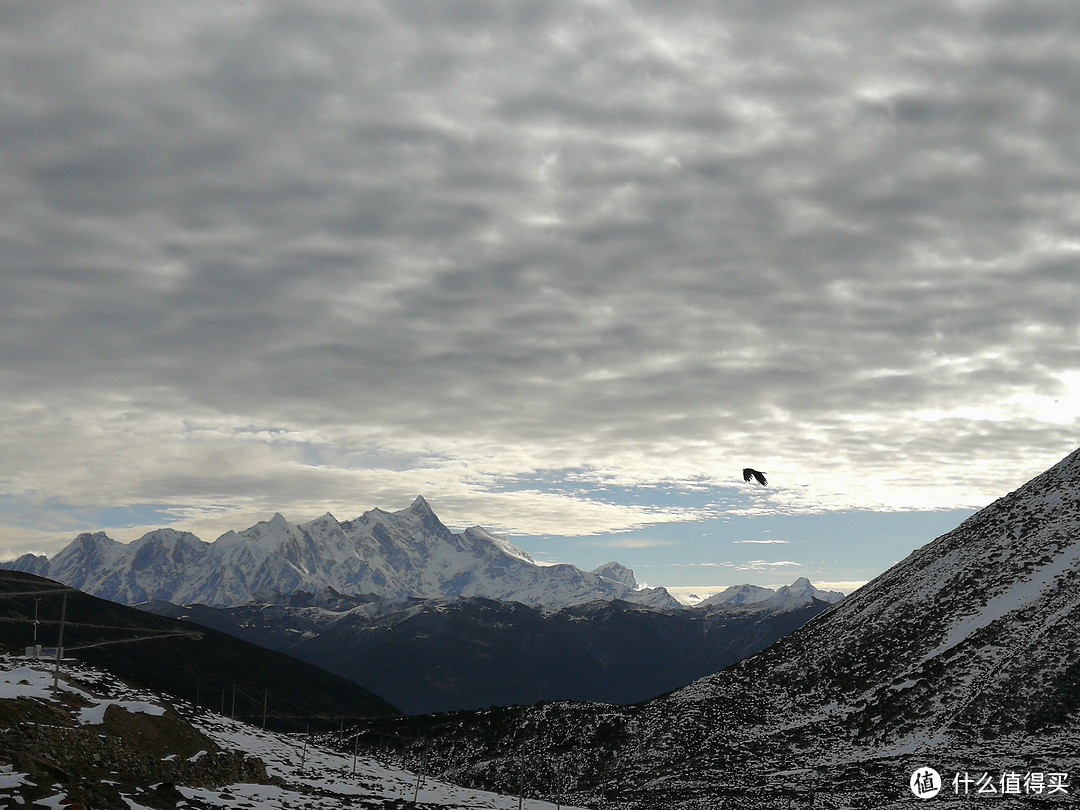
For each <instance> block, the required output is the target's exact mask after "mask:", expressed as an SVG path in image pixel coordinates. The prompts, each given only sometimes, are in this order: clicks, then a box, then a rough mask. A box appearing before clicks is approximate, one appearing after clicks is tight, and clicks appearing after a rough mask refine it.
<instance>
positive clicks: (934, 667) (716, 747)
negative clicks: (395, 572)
mask: <svg viewBox="0 0 1080 810" xmlns="http://www.w3.org/2000/svg"><path fill="white" fill-rule="evenodd" d="M417 722H418V721H415V720H406V721H399V723H398V724H394V725H397V727H404V726H405V725H409V726H411V727H414V728H415V726H416V724H417ZM437 722H438V725H439V729H438V733H439V734H440V735H441V738H442V739H444V740H446V741H447V742H446V743H445V745H444V746H443V747H441V748H440V749H439V751H438V753H437V755H436V756H437V761H438V767H439V768H440V770H441V771H442V772H443V773H445V774H447V775H451V776H452V777H454V778H457V779H462V780H466V781H469V782H472V783H485V784H489V785H492V784H498V783H499V780H500V779H501V778H503V777H501V776H500V774H509V773H510V771H511V770H512V768H511V766H510V765H509V764H508V763H509V762H510V761H511V760H512V759H513V757H514V756H515V754H514V752H513V749H510V748H508V747H507V746H506V744H505V743H499V742H495V740H497V739H498V740H503V741H506V740H516V741H517V744H518V747H519V749H521V750H524V749H526V748H527V749H528V751H529V752H530V753H529V755H528V761H529V763H530V766H529V767H530V768H531V770H532V771H533V772H534V773H535V774H536V779H537V782H538V784H544V783H545V782H550V784H551V785H552V786H553V787H552V791H553V793H552V794H549V795H553V794H554V793H556V792H557V793H558V794H559V795H560V796H562V797H563V798H568V799H572V800H576V801H581V802H585V803H596V804H598V805H600V806H604V807H619V808H642V809H644V808H653V807H660V806H663V807H681V808H699V807H716V806H725V807H776V806H782V803H783V802H786V801H788V800H790V801H793V802H796V803H797V804H803V805H804V806H811V802H813V801H815V800H816V801H820V802H822V805H821V806H829V807H891V806H894V804H905V803H907V802H910V801H918V800H917V799H915V796H914V795H913V794H912V792H911V790H910V788H909V779H910V777H911V775H912V774H913V773H914V772H915V770H916V769H917V768H921V767H923V766H930V767H933V768H936V769H937V771H938V772H940V774H942V776H944V778H945V783H946V784H945V790H944V794H945V796H948V797H949V798H951V799H953V800H955V801H958V802H959V801H962V800H963V797H962V792H963V790H964V789H965V785H968V783H967V782H966V781H964V780H963V779H962V778H961V777H962V776H963V775H964V774H968V775H970V776H972V777H973V778H975V777H977V778H982V777H983V775H984V774H986V779H987V780H988V781H987V782H986V784H991V783H992V784H995V785H997V790H998V791H1000V790H1003V789H1005V787H1006V786H1007V787H1009V789H1010V790H1011V789H1013V788H1016V789H1018V790H1020V791H1021V792H1023V791H1025V790H1026V791H1028V792H1029V793H1028V798H1029V799H1033V798H1035V797H1036V794H1034V793H1031V791H1032V790H1034V789H1035V788H1034V787H1033V786H1038V785H1040V784H1043V785H1045V782H1046V780H1048V779H1049V780H1051V781H1055V783H1056V784H1058V787H1059V788H1060V787H1061V785H1060V782H1061V781H1062V780H1061V774H1066V775H1068V777H1069V778H1071V779H1072V781H1073V782H1076V784H1073V785H1072V786H1071V787H1070V788H1065V789H1064V790H1062V789H1058V790H1055V791H1053V792H1050V791H1048V790H1045V789H1044V790H1043V792H1042V793H1040V794H1037V797H1038V800H1039V801H1041V802H1056V801H1061V802H1070V801H1074V800H1075V798H1076V794H1077V793H1080V781H1078V780H1077V777H1078V776H1080V749H1078V745H1077V741H1078V740H1080V451H1077V452H1076V453H1073V454H1072V455H1070V456H1069V457H1067V458H1066V459H1064V460H1063V461H1062V462H1060V463H1059V464H1057V465H1056V466H1055V467H1053V468H1052V469H1050V470H1048V471H1047V472H1045V473H1043V474H1042V475H1040V476H1038V477H1036V478H1035V479H1033V480H1032V481H1030V482H1028V483H1027V484H1025V485H1024V486H1023V487H1021V488H1020V489H1018V490H1016V491H1015V492H1013V493H1011V494H1010V495H1008V496H1006V497H1004V498H1002V499H1000V500H999V501H997V502H995V503H993V504H991V505H990V506H988V507H986V508H985V509H983V510H982V511H980V512H978V513H977V514H976V515H974V516H972V517H971V518H969V519H968V520H967V521H965V522H964V523H963V524H961V525H960V526H959V527H957V528H956V529H955V530H953V531H952V532H949V533H948V534H946V535H943V536H942V537H939V538H937V539H936V540H934V541H932V542H930V543H928V544H927V545H925V546H923V547H922V548H920V549H918V550H916V551H915V552H913V553H912V554H911V555H910V556H909V557H908V558H907V559H905V560H903V561H902V562H900V563H898V564H897V565H895V566H894V567H892V568H891V569H889V570H888V571H886V572H885V573H884V574H882V575H881V576H880V577H878V578H877V579H875V580H874V581H873V582H871V583H869V584H868V585H866V586H865V587H863V588H861V589H860V590H858V591H856V592H855V593H854V594H852V595H851V596H849V597H847V598H846V599H845V600H843V601H842V602H840V603H839V604H837V605H836V606H834V607H832V608H831V609H829V610H827V611H826V612H824V613H822V614H821V615H820V616H818V617H817V618H816V619H814V620H812V621H811V622H809V623H808V624H807V625H806V626H805V627H803V628H802V629H801V630H798V631H796V632H795V633H793V634H791V635H790V636H788V637H786V638H784V639H783V640H781V641H780V642H778V643H777V644H774V645H773V646H772V647H770V648H768V649H767V650H765V651H763V652H761V653H759V654H758V655H756V656H753V657H751V658H749V659H747V660H745V661H743V662H741V663H739V664H737V665H735V666H733V667H730V668H728V669H726V670H724V671H722V672H720V673H717V674H715V675H712V676H709V677H707V678H704V679H702V680H699V681H697V682H695V683H693V684H691V685H690V686H687V687H686V688H684V689H680V690H678V691H676V692H674V693H672V694H670V695H667V696H664V697H662V698H660V699H657V700H654V701H651V702H649V703H646V704H642V705H639V706H635V707H630V708H628V709H617V708H614V707H597V706H589V705H585V704H553V705H548V706H543V707H537V708H534V709H531V710H517V711H502V712H495V713H491V712H489V713H484V714H481V715H468V716H466V715H457V716H453V717H446V718H440V719H438V721H437ZM493 728H498V729H499V730H500V731H499V733H498V734H493V733H492V729H493ZM462 751H468V752H469V755H468V756H467V757H462V756H461V753H460V752H462ZM517 756H521V754H517ZM485 774H487V776H485ZM1051 774H1055V776H1051ZM1013 775H1015V778H1013ZM954 776H955V777H956V779H957V781H956V784H955V786H954V784H953V778H954ZM506 778H509V777H508V776H507V777H506ZM1025 780H1026V781H1025ZM1066 781H1067V780H1066ZM555 786H557V787H555ZM967 789H968V790H969V791H971V792H974V789H975V788H974V787H971V786H970V785H968V787H967ZM984 793H985V792H984ZM957 794H960V795H957ZM941 798H942V797H939V799H941ZM1014 798H1017V799H1018V800H1019V798H1021V795H1020V794H1017V795H1016V796H1014ZM813 806H815V807H816V806H818V805H817V804H814V805H813ZM939 806H941V805H939ZM965 806H966V805H965ZM1003 806H1004V805H1003Z"/></svg>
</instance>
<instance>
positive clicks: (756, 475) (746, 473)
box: [742, 467, 768, 487]
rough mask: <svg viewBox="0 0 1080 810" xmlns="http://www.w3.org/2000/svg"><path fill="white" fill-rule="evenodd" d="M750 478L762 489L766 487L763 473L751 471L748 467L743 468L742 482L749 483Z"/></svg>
mask: <svg viewBox="0 0 1080 810" xmlns="http://www.w3.org/2000/svg"><path fill="white" fill-rule="evenodd" d="M751 478H753V479H754V480H755V481H757V482H758V483H759V484H761V485H762V486H763V487H764V486H768V484H767V482H766V481H765V473H763V472H758V471H757V470H751V469H750V468H749V467H746V468H744V469H743V471H742V480H743V481H746V482H747V483H749V482H750V479H751Z"/></svg>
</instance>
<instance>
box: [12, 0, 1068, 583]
mask: <svg viewBox="0 0 1080 810" xmlns="http://www.w3.org/2000/svg"><path fill="white" fill-rule="evenodd" d="M1078 41H1080V5H1078V4H1076V3H1074V2H1037V3H1035V2H1031V3H1028V2H1017V1H1015V0H1008V2H1005V1H1004V0H1003V1H1002V2H977V1H975V0H972V1H971V2H945V0H933V2H880V3H866V4H852V3H839V2H829V1H828V0H820V1H819V2H784V3H775V4H772V3H761V2H725V3H714V2H680V1H679V0H675V1H674V2H672V0H662V1H660V0H658V1H657V2H627V1H626V0H623V1H622V2H606V1H603V0H598V1H596V2H577V1H576V0H575V1H571V0H568V1H567V2H559V3H551V2H531V1H529V0H523V1H522V2H508V1H507V0H490V1H488V0H476V1H475V2H393V1H391V0H387V1H386V2H380V1H379V0H371V1H370V2H363V1H362V0H350V2H287V1H286V0H280V1H278V2H265V3H254V2H251V3H245V2H206V1H205V0H185V2H154V3H147V2H142V0H139V1H138V2H80V3H77V4H71V3H39V2H5V3H3V4H2V5H0V247H2V250H0V552H2V554H0V556H2V557H10V556H13V555H15V554H17V553H21V552H23V551H27V550H34V551H43V552H49V553H51V552H54V551H56V550H58V549H59V548H60V547H62V545H64V544H65V543H67V542H69V541H70V540H71V539H72V538H73V537H74V535H75V533H77V532H79V531H84V530H90V529H94V530H96V529H105V530H107V531H108V532H109V533H110V535H111V536H114V537H117V538H118V539H122V540H130V539H133V538H134V537H137V536H138V535H139V534H141V533H142V532H143V531H146V530H148V529H150V528H154V527H156V526H159V525H171V526H176V527H177V528H184V529H188V530H191V531H194V532H195V533H196V534H199V535H200V536H201V537H203V538H204V539H207V540H210V539H213V538H214V537H216V536H217V535H218V534H220V533H221V532H223V531H225V530H226V529H229V528H242V527H244V526H247V525H250V524H251V523H253V522H254V521H256V520H259V519H266V518H268V517H269V516H270V515H271V514H273V512H275V511H280V512H282V513H283V514H285V515H286V517H288V518H289V519H291V520H293V521H297V522H299V521H302V520H308V519H311V518H314V517H316V516H318V515H320V514H322V513H323V512H326V511H327V510H329V511H332V512H333V513H334V514H335V515H337V516H338V517H339V518H342V519H345V518H352V517H355V516H357V515H359V514H360V513H361V512H363V511H365V510H367V509H369V508H371V507H373V506H381V507H384V508H387V509H400V508H404V507H405V506H407V505H408V504H409V502H410V501H411V500H412V499H413V498H414V497H415V496H416V495H417V494H421V493H422V494H424V495H425V496H426V497H427V499H428V500H429V501H430V502H431V504H432V506H433V507H434V508H435V510H436V512H437V513H438V514H439V515H440V517H442V518H443V520H444V521H445V522H446V523H447V524H448V525H451V526H453V527H455V528H460V527H463V526H466V525H471V524H477V523H478V524H482V525H485V526H487V527H489V528H492V529H494V530H499V531H504V532H508V533H510V534H511V536H512V539H513V540H514V541H515V542H518V544H519V545H522V546H524V547H526V548H527V549H528V550H529V551H530V552H532V553H534V554H536V555H537V556H539V557H541V558H545V555H546V556H547V558H550V559H562V560H567V561H569V562H575V563H577V564H580V565H587V564H589V563H593V562H602V561H603V560H604V559H610V558H616V559H619V560H621V561H623V562H625V563H627V564H630V565H633V566H634V567H635V568H636V569H638V571H639V577H640V578H643V579H646V580H648V581H650V583H651V584H671V585H682V586H693V585H707V584H730V583H731V582H735V581H755V577H757V579H762V577H761V576H758V574H759V573H760V572H762V571H765V572H769V574H770V577H769V583H771V582H773V581H774V580H776V581H780V580H783V581H788V582H790V581H791V580H792V579H793V578H794V576H797V575H799V573H800V572H807V573H812V574H813V576H812V578H814V579H815V581H817V580H821V579H824V580H832V581H837V582H839V581H859V580H864V579H867V578H869V577H870V576H873V575H874V574H876V573H878V572H879V571H880V570H883V568H884V567H886V566H887V565H888V564H890V563H891V562H893V561H895V560H896V559H899V558H900V557H902V556H904V555H905V554H906V553H907V552H908V551H910V550H911V548H914V547H915V546H917V545H921V544H922V543H924V542H926V541H928V540H930V539H932V538H933V536H934V534H933V533H929V534H928V532H937V533H940V531H944V530H946V529H948V528H951V527H952V526H953V525H955V523H956V522H957V519H958V518H959V517H962V516H963V515H964V514H968V513H970V511H971V510H973V509H974V508H977V507H980V506H983V505H985V504H987V503H989V502H990V501H992V500H993V499H995V498H997V497H999V496H1001V495H1004V494H1006V493H1007V492H1008V491H1010V490H1011V489H1014V488H1015V487H1017V486H1019V485H1020V484H1022V483H1023V482H1024V481H1026V480H1027V479H1028V478H1030V477H1031V476H1033V475H1035V474H1037V473H1039V472H1041V471H1042V470H1043V469H1045V468H1046V467H1048V466H1050V465H1051V464H1053V463H1055V462H1056V461H1058V460H1059V459H1060V458H1062V457H1063V456H1064V455H1066V454H1067V453H1069V452H1070V451H1072V450H1074V449H1075V448H1076V446H1077V445H1078V444H1080V420H1078V418H1077V417H1078V415H1080V331H1078V322H1080V318H1078V317H1077V315H1078V313H1080V276H1078V272H1077V271H1078V268H1080V138H1078V137H1077V133H1080V82H1078V81H1077V77H1078V76H1080V48H1077V44H1076V43H1077V42H1078ZM744 466H754V467H757V468H758V469H762V470H765V471H767V472H768V474H769V479H770V481H769V483H770V486H769V487H768V488H767V489H762V488H751V487H750V486H749V485H745V484H743V483H742V480H741V476H740V471H741V469H742V467H744ZM938 530H940V531H938ZM879 534H880V536H881V537H886V536H888V537H895V538H898V539H896V540H895V541H894V542H893V543H892V545H889V546H888V550H887V551H885V552H880V553H881V554H882V555H883V556H882V557H881V559H877V558H874V559H869V558H866V557H861V556H860V554H861V553H862V552H861V551H857V550H856V549H855V547H858V548H859V549H861V548H864V547H867V546H875V545H876V546H877V547H878V548H879V549H880V548H881V547H882V546H881V544H880V543H879V540H880V538H879V536H878V535H879ZM854 539H857V540H858V542H852V541H853V540H854ZM751 540H754V541H762V540H774V541H785V542H771V543H765V542H755V543H749V542H744V541H751ZM841 541H843V542H841ZM845 543H846V545H845ZM799 555H802V556H799ZM833 557H835V558H836V560H835V565H831V564H829V565H826V563H827V561H828V560H830V559H832V558H833ZM815 561H816V562H815ZM816 563H821V564H822V566H824V567H822V566H818V567H815V565H816ZM755 565H756V566H757V568H756V569H755V567H754V566H755ZM643 571H644V576H643ZM776 571H779V572H780V573H778V574H776V576H772V573H773V572H776ZM769 583H766V582H764V580H762V584H769Z"/></svg>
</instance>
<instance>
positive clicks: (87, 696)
mask: <svg viewBox="0 0 1080 810" xmlns="http://www.w3.org/2000/svg"><path fill="white" fill-rule="evenodd" d="M57 686H58V688H57V689H56V690H55V692H54V690H53V675H52V670H51V668H50V667H48V666H46V665H45V664H43V663H42V662H33V661H28V660H25V659H20V658H17V657H14V656H10V655H0V807H5V808H14V807H27V808H29V807H42V806H45V807H71V808H92V810H131V809H132V808H144V809H145V808H154V809H155V810H166V809H167V810H174V808H199V809H201V810H215V808H221V810H296V808H304V810H340V809H341V808H343V807H349V808H356V810H389V808H399V809H400V808H406V807H418V808H419V807H422V808H427V809H428V810H467V809H468V810H473V809H474V808H488V809H489V810H495V808H510V807H517V805H518V803H517V800H516V799H515V798H514V797H512V796H500V795H497V794H492V793H488V792H484V791H477V790H469V789H463V788H459V787H456V786H454V785H450V784H447V783H445V782H441V781H439V780H436V779H433V778H431V777H430V775H429V774H423V773H422V772H421V773H411V772H408V771H405V770H403V769H402V768H401V767H399V765H398V764H397V763H396V762H394V761H392V758H391V757H389V756H383V757H381V758H378V759H377V758H376V757H374V756H373V755H372V752H369V751H366V750H360V751H356V752H352V751H350V752H348V753H344V754H342V753H335V752H333V751H331V750H328V749H327V748H326V747H324V746H322V745H320V744H319V741H318V739H317V737H315V736H313V735H308V734H304V733H300V734H291V735H284V734H278V733H274V732H270V731H264V730H262V729H259V728H256V727H253V726H251V725H248V724H244V723H241V722H239V721H236V720H232V719H229V718H227V717H223V716H221V715H219V714H215V713H213V712H210V711H207V710H206V709H203V708H201V707H197V706H194V705H192V704H191V703H188V702H187V701H184V700H180V699H177V698H176V697H174V696H170V695H165V694H162V693H160V692H158V691H156V690H152V689H147V688H145V687H142V686H137V685H133V684H131V683H129V682H126V681H124V680H122V679H120V678H117V677H116V676H115V675H113V674H112V673H110V672H108V671H106V670H101V669H98V668H96V667H91V666H88V665H86V664H82V663H78V662H71V661H65V662H64V666H63V671H62V676H61V678H60V679H59V682H58V684H57ZM414 799H415V802H414ZM529 807H530V808H532V810H554V805H551V804H542V803H530V804H529ZM571 810H572V809H571Z"/></svg>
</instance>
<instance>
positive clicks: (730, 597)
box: [697, 577, 844, 610]
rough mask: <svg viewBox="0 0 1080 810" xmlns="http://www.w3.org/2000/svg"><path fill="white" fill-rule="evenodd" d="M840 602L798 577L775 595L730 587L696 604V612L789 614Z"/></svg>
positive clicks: (839, 595)
mask: <svg viewBox="0 0 1080 810" xmlns="http://www.w3.org/2000/svg"><path fill="white" fill-rule="evenodd" d="M843 598H844V595H843V594H842V593H840V592H839V591H823V590H820V589H819V588H815V587H814V586H813V585H812V584H811V582H810V580H808V579H807V578H806V577H799V578H798V579H797V580H795V581H794V582H793V583H791V584H790V585H783V586H781V587H779V588H777V589H776V590H775V591H774V590H773V589H772V588H763V587H761V586H760V585H732V586H731V587H730V588H725V589H724V590H722V591H720V593H716V594H713V595H712V596H710V597H709V598H708V599H703V600H702V601H700V602H699V603H698V605H697V606H698V607H699V608H708V607H722V608H725V609H735V610H738V609H740V608H748V609H753V610H790V609H791V608H794V607H800V606H803V605H809V604H811V603H812V602H813V600H815V599H816V600H818V601H819V602H826V603H828V604H835V603H836V602H839V601H840V600H841V599H843Z"/></svg>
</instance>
